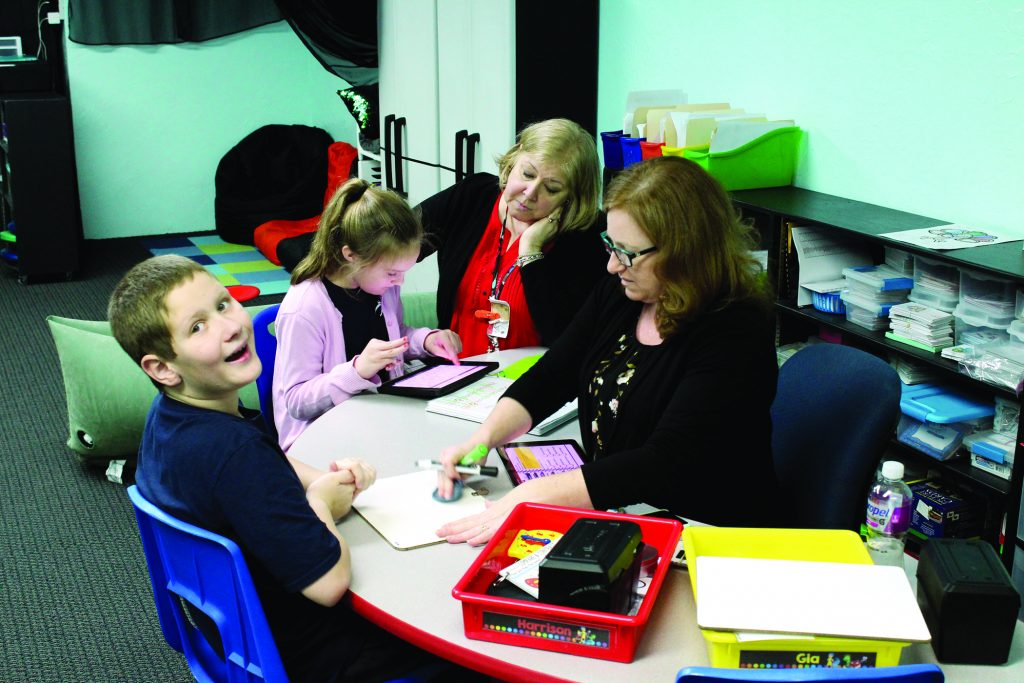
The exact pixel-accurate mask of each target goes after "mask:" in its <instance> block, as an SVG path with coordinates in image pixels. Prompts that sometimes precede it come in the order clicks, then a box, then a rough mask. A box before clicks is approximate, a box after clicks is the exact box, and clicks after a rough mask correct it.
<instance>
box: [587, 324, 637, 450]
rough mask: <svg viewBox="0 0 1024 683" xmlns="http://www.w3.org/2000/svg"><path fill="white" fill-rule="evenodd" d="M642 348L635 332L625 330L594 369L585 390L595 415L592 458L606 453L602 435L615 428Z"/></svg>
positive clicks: (592, 427) (591, 427)
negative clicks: (607, 356)
mask: <svg viewBox="0 0 1024 683" xmlns="http://www.w3.org/2000/svg"><path fill="white" fill-rule="evenodd" d="M645 348H646V347H644V346H643V345H642V344H641V343H640V342H639V341H638V340H637V338H636V334H634V333H632V332H630V333H629V334H624V335H622V336H621V337H619V339H618V341H616V343H615V346H614V348H613V349H612V354H611V357H609V358H606V359H605V360H603V361H601V362H600V363H598V364H597V367H596V368H595V369H594V376H593V377H591V379H590V387H589V389H588V392H587V394H588V395H589V397H590V402H591V405H592V406H593V412H592V414H593V416H594V419H593V420H591V422H590V430H591V432H593V434H594V439H595V444H596V449H595V452H594V459H595V460H596V459H599V458H601V457H602V456H603V455H604V454H605V438H604V437H606V436H608V435H610V434H611V433H612V431H613V430H614V428H615V419H616V418H617V417H618V415H619V402H620V401H621V400H622V394H623V393H625V391H626V387H628V386H629V382H630V380H631V379H633V374H634V373H635V372H636V366H637V362H638V360H642V357H643V356H644V355H645V354H644V353H643V352H642V351H643V349H645Z"/></svg>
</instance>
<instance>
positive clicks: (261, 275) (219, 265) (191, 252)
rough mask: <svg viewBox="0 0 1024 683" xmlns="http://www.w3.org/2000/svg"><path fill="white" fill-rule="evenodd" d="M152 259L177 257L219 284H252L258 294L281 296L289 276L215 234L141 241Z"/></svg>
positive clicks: (251, 250)
mask: <svg viewBox="0 0 1024 683" xmlns="http://www.w3.org/2000/svg"><path fill="white" fill-rule="evenodd" d="M144 244H145V246H146V248H147V249H149V252H150V253H151V254H153V255H154V256H158V255H160V254H178V255H180V256H187V257H188V258H190V259H192V260H193V261H195V262H196V263H199V264H201V265H203V266H205V267H206V269H207V270H208V271H210V272H211V273H212V274H213V275H214V277H216V278H217V279H218V280H219V281H220V283H221V284H222V285H224V286H225V287H228V286H230V285H252V286H254V287H258V288H259V290H260V295H265V294H283V293H284V292H286V291H287V290H288V280H289V278H291V275H290V274H289V273H288V271H286V270H285V269H284V268H282V267H281V266H278V265H274V264H273V263H271V262H270V261H268V260H267V259H266V258H264V256H263V254H261V253H260V251H259V250H258V249H256V247H251V246H249V245H246V244H231V243H230V242H225V241H224V240H222V239H221V238H220V237H219V236H217V235H195V236H192V237H186V236H169V237H157V238H154V239H151V240H146V241H145V242H144Z"/></svg>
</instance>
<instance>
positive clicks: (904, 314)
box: [885, 301, 953, 353]
mask: <svg viewBox="0 0 1024 683" xmlns="http://www.w3.org/2000/svg"><path fill="white" fill-rule="evenodd" d="M889 329H890V331H889V332H886V333H885V336H886V337H888V338H889V339H892V340H893V341H897V342H900V343H901V344H908V345H910V346H915V347H917V348H919V349H924V350H925V351H930V352H932V353H938V352H940V351H942V349H945V348H947V347H950V346H952V345H953V316H952V314H950V313H947V312H945V311H940V310H939V309H937V308H931V307H929V306H925V305H923V304H919V303H914V302H912V301H911V302H907V303H902V304H896V305H895V306H893V307H892V308H890V309H889Z"/></svg>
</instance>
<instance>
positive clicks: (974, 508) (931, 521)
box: [910, 481, 986, 538]
mask: <svg viewBox="0 0 1024 683" xmlns="http://www.w3.org/2000/svg"><path fill="white" fill-rule="evenodd" d="M910 490H911V491H913V493H914V516H913V518H912V519H911V522H910V529H911V531H912V532H917V534H918V535H920V536H923V537H926V538H950V537H960V538H964V537H969V536H977V535H979V534H980V533H981V530H982V527H983V526H984V523H985V510H986V508H985V501H984V499H983V498H981V497H980V496H972V495H969V494H967V493H965V492H962V491H959V490H957V489H955V488H953V487H951V486H948V485H946V484H944V483H942V482H940V481H923V482H918V483H917V484H912V485H911V486H910Z"/></svg>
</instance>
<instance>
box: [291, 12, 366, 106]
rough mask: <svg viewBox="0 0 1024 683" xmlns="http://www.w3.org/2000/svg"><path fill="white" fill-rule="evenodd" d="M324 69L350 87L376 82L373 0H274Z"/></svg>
mask: <svg viewBox="0 0 1024 683" xmlns="http://www.w3.org/2000/svg"><path fill="white" fill-rule="evenodd" d="M277 6H278V8H279V9H280V10H281V13H282V14H283V15H284V18H285V19H287V20H288V23H289V24H290V25H291V27H292V29H293V30H294V31H295V33H296V35H298V36H299V38H301V39H302V42H304V43H305V44H306V47H307V48H309V51H310V52H312V53H313V55H314V56H316V58H317V59H318V60H320V63H321V64H322V65H323V67H324V68H325V69H327V70H328V71H330V72H331V73H333V74H335V75H337V76H340V77H341V78H343V79H345V81H347V82H348V83H349V84H350V85H352V86H353V87H360V86H367V85H371V84H373V83H376V82H377V0H358V1H356V2H337V0H333V1H332V0H277Z"/></svg>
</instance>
